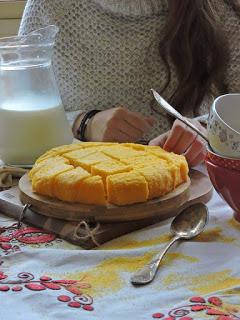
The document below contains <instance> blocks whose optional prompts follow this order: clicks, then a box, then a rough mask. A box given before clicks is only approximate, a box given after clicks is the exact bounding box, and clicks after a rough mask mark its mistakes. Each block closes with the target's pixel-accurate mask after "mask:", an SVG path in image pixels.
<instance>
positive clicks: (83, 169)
mask: <svg viewBox="0 0 240 320" xmlns="http://www.w3.org/2000/svg"><path fill="white" fill-rule="evenodd" d="M29 179H30V180H31V184H32V189H33V191H34V192H36V193H38V194H41V195H45V196H49V197H53V198H57V199H59V200H63V201H67V202H80V203H84V204H95V205H106V204H108V203H111V204H114V205H118V206H122V205H129V204H133V203H140V202H146V201H148V200H150V199H154V198H158V197H161V196H163V195H165V194H167V193H169V192H171V191H173V190H174V189H175V188H176V187H177V186H179V185H180V184H182V183H184V182H186V181H187V179H188V164H187V161H186V159H185V157H184V156H182V155H177V154H174V153H172V152H167V151H165V150H163V149H162V148H160V147H154V146H143V145H139V144H134V143H104V142H83V143H75V144H71V145H65V146H60V147H56V148H53V149H51V150H49V151H47V152H46V153H45V154H43V155H42V156H41V157H39V158H38V159H37V161H36V163H35V165H34V166H33V168H32V169H31V171H30V172H29Z"/></svg>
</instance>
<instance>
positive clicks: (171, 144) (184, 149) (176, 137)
mask: <svg viewBox="0 0 240 320" xmlns="http://www.w3.org/2000/svg"><path fill="white" fill-rule="evenodd" d="M188 120H189V119H188ZM189 121H190V122H191V123H192V124H194V125H195V126H196V127H197V128H198V129H200V130H201V131H202V132H203V133H204V134H206V129H205V128H204V127H203V126H202V125H201V124H200V123H199V122H198V121H197V120H193V119H191V120H189ZM149 144H150V145H152V146H161V147H163V149H165V150H166V151H172V152H175V153H177V154H183V155H184V156H185V157H186V159H187V161H188V164H189V166H191V167H194V166H196V165H197V164H199V163H201V162H202V161H203V160H204V158H205V155H206V146H205V141H204V140H203V139H202V138H201V137H199V136H198V135H197V133H196V132H194V131H193V130H191V129H190V128H189V127H187V126H186V125H185V124H184V123H182V122H181V121H179V120H176V121H174V124H173V126H172V129H171V130H170V131H168V132H166V133H164V134H162V135H160V136H158V137H157V138H155V139H153V140H151V141H150V142H149Z"/></svg>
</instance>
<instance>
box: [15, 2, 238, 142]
mask: <svg viewBox="0 0 240 320" xmlns="http://www.w3.org/2000/svg"><path fill="white" fill-rule="evenodd" d="M183 1H184V0H183ZM197 1H198V0H197ZM199 1H201V0H199ZM217 4H218V8H219V17H220V20H221V21H222V23H223V25H224V26H225V28H226V29H227V31H228V34H229V44H230V48H231V63H230V67H229V70H228V74H227V75H226V76H227V81H228V85H229V88H230V90H231V91H235V92H237V91H238V92H239V91H240V72H239V70H240V22H239V19H238V17H236V16H235V14H234V12H233V11H232V10H231V9H230V8H229V7H228V6H227V5H225V4H224V3H223V0H218V1H217ZM167 10H168V7H167V0H29V1H28V3H27V6H26V9H25V12H24V15H23V19H22V23H21V26H20V30H19V33H20V34H23V33H28V32H30V31H32V30H34V29H37V28H40V27H43V26H46V25H48V24H56V25H57V26H58V27H59V28H60V32H59V35H58V38H57V41H56V46H55V51H54V57H53V64H54V71H55V74H56V78H57V81H58V85H59V88H60V93H61V96H62V100H63V104H64V107H65V110H66V111H67V112H69V114H70V115H73V116H74V115H75V114H76V112H72V111H77V110H83V111H85V110H90V109H105V108H109V107H112V106H115V105H119V104H120V105H124V106H127V107H128V108H129V109H131V110H132V111H138V112H141V113H144V114H153V113H152V111H151V109H150V101H152V95H151V93H150V88H155V89H159V88H161V87H162V85H163V84H164V83H165V80H166V70H165V67H164V64H163V62H162V61H161V59H160V56H159V52H158V44H159V39H160V35H161V30H162V28H163V27H164V24H165V22H166V16H167ZM173 71H174V70H173ZM176 85H177V80H176V76H175V75H174V72H173V80H172V82H171V84H170V86H169V88H168V90H167V92H165V94H164V95H165V97H166V98H168V97H169V96H170V95H171V93H172V92H173V90H174V88H175V87H176ZM186 99H187V97H186ZM208 107H209V105H208V106H207V105H206V103H205V104H203V106H202V108H201V113H205V112H206V111H207V108H208ZM185 115H186V116H189V117H192V112H191V111H188V112H185ZM154 116H155V117H157V119H158V120H157V122H156V126H155V128H154V129H153V131H152V132H151V137H153V136H156V135H158V134H160V133H162V132H164V131H166V130H168V129H169V127H170V123H169V121H170V120H169V119H168V118H167V117H165V116H159V115H156V114H155V115H154Z"/></svg>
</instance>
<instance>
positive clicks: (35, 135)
mask: <svg viewBox="0 0 240 320" xmlns="http://www.w3.org/2000/svg"><path fill="white" fill-rule="evenodd" d="M72 140H73V136H72V132H71V129H70V126H69V123H68V121H67V119H66V115H65V112H64V109H63V107H62V105H61V101H60V100H59V99H56V98H54V97H52V98H51V97H48V98H47V97H46V98H43V96H40V97H39V96H32V95H28V96H27V95H26V96H24V97H21V96H20V97H18V98H17V99H9V100H8V101H6V100H5V101H1V98H0V159H2V160H3V161H4V162H5V163H6V164H11V165H22V166H23V165H32V164H33V163H34V162H35V160H36V159H37V158H38V157H39V156H40V155H41V154H43V153H44V152H45V151H47V150H49V149H51V148H53V147H55V146H58V145H62V144H69V143H71V142H72Z"/></svg>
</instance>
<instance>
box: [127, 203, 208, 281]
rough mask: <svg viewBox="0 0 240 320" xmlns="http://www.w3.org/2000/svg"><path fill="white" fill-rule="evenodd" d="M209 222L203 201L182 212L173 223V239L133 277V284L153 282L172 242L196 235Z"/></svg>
mask: <svg viewBox="0 0 240 320" xmlns="http://www.w3.org/2000/svg"><path fill="white" fill-rule="evenodd" d="M207 222H208V208H207V206H206V205H205V204H203V203H196V204H193V205H192V206H190V207H188V208H186V209H184V210H183V211H182V212H180V213H179V214H178V215H177V216H176V217H175V218H174V220H173V221H172V223H171V229H170V231H171V233H172V234H173V235H174V237H173V239H172V240H171V241H170V242H169V243H168V245H167V246H166V247H165V249H164V250H163V251H162V252H160V253H158V254H157V255H156V256H155V257H154V258H153V260H152V261H151V262H150V263H149V264H147V265H146V266H145V267H143V268H142V269H140V270H138V271H137V272H136V273H135V274H134V275H133V276H132V277H131V279H130V280H131V282H132V284H147V283H149V282H151V281H152V280H153V279H154V277H155V275H156V273H157V270H158V267H159V264H160V262H161V260H162V258H163V256H164V255H165V253H166V252H167V250H168V249H169V248H170V247H171V246H172V244H173V243H174V242H175V241H177V240H180V239H182V240H187V239H191V238H193V237H196V236H197V235H198V234H199V233H200V232H202V231H203V229H204V228H205V226H206V224H207Z"/></svg>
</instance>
